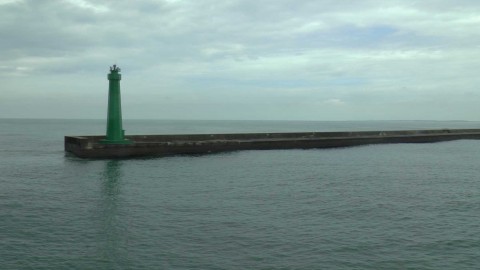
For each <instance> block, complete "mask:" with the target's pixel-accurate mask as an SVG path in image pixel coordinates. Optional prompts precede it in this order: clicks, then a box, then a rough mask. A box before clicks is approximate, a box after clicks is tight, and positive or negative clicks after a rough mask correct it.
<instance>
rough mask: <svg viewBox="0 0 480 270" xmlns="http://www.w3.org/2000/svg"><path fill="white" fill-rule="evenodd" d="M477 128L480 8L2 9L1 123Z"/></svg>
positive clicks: (23, 5)
mask: <svg viewBox="0 0 480 270" xmlns="http://www.w3.org/2000/svg"><path fill="white" fill-rule="evenodd" d="M114 63H116V64H117V65H118V66H120V67H121V69H122V81H121V89H122V106H123V116H124V118H130V119H135V118H142V119H245V120H249V119H252V120H254V119H263V120H480V76H479V73H480V1H478V0H381V1H380V0H371V1H370V0H356V1H353V0H261V1H259V0H222V1H219V0H146V1H140V0H139V1H126V0H115V1H114V0H109V1H93V0H0V117H1V118H87V119H90V118H95V119H104V118H105V117H106V109H107V95H108V81H107V78H106V76H107V73H108V70H109V66H110V65H112V64H114Z"/></svg>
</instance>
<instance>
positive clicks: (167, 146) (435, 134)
mask: <svg viewBox="0 0 480 270" xmlns="http://www.w3.org/2000/svg"><path fill="white" fill-rule="evenodd" d="M104 138H105V136H65V151H67V152H70V153H72V154H74V155H76V156H78V157H81V158H130V157H146V156H171V155H183V154H206V153H216V152H225V151H238V150H272V149H311V148H335V147H349V146H359V145H367V144H388V143H431V142H441V141H452V140H462V139H474V140H478V139H480V129H442V130H400V131H360V132H301V133H240V134H186V135H185V134H183V135H132V136H126V138H127V139H129V140H131V141H133V143H132V144H124V145H118V144H100V143H99V142H100V140H102V139H104Z"/></svg>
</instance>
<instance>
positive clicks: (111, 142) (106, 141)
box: [98, 139, 133, 144]
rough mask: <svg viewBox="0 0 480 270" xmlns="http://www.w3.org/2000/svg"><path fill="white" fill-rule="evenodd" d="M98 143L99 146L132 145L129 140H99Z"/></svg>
mask: <svg viewBox="0 0 480 270" xmlns="http://www.w3.org/2000/svg"><path fill="white" fill-rule="evenodd" d="M98 143H100V144H133V142H132V141H131V140H127V139H123V140H100V141H99V142H98Z"/></svg>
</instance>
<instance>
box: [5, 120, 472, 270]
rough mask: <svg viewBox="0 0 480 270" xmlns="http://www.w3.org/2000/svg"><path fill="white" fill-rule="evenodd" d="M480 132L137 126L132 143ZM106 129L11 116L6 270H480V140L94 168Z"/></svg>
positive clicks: (129, 125) (170, 123)
mask: <svg viewBox="0 0 480 270" xmlns="http://www.w3.org/2000/svg"><path fill="white" fill-rule="evenodd" d="M445 128H450V129H454V128H480V122H467V121H351V122H350V121H342V122H315V121H308V122H307V121H304V122H302V121H186V120H182V121H179V120H124V129H125V130H126V134H127V135H128V134H130V135H136V134H188V133H191V134H201V133H251V132H269V133H271V132H302V131H366V130H379V131H381V130H408V129H445ZM104 132H105V121H104V120H60V119H57V120H46V119H42V120H39V119H0V269H36V270H38V269H218V270H220V269H480V162H479V161H480V141H476V140H459V141H451V142H441V143H428V144H387V145H367V146H359V147H351V148H338V149H310V150H266V151H236V152H226V153H217V154H208V155H196V156H191V155H180V156H171V157H157V158H136V159H121V160H109V159H101V160H95V159H80V158H77V157H75V156H72V155H70V154H67V153H65V152H64V145H63V140H64V136H65V135H101V134H104Z"/></svg>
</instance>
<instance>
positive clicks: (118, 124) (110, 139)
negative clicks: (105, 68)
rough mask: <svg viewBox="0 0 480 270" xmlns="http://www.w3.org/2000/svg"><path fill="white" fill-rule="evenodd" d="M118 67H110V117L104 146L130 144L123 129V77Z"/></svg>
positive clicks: (102, 141)
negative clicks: (121, 95) (121, 88)
mask: <svg viewBox="0 0 480 270" xmlns="http://www.w3.org/2000/svg"><path fill="white" fill-rule="evenodd" d="M119 72H120V68H119V67H117V65H113V66H112V67H110V74H108V81H109V87H108V115H107V136H106V138H105V139H104V140H101V141H100V143H102V144H130V143H132V142H131V141H130V140H127V139H125V130H123V127H122V105H121V98H120V80H121V79H122V75H121V74H120V73H119Z"/></svg>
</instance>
